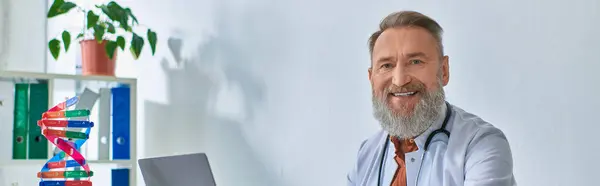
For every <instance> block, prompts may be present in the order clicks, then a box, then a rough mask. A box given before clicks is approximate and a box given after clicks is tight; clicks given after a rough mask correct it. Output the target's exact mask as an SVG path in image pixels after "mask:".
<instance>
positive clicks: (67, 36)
mask: <svg viewBox="0 0 600 186" xmlns="http://www.w3.org/2000/svg"><path fill="white" fill-rule="evenodd" d="M62 40H63V43H64V44H65V52H66V51H68V50H69V46H71V33H69V32H67V31H66V30H65V31H63V33H62Z"/></svg>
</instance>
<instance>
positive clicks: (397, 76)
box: [392, 65, 411, 87]
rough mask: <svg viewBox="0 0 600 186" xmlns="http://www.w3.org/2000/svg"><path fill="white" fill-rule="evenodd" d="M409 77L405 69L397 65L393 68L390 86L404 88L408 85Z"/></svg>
mask: <svg viewBox="0 0 600 186" xmlns="http://www.w3.org/2000/svg"><path fill="white" fill-rule="evenodd" d="M410 80H411V77H410V76H409V75H408V73H406V68H404V67H402V66H400V65H398V66H396V67H395V68H394V70H393V72H392V84H394V85H396V86H399V87H401V86H404V85H406V84H407V83H409V82H410Z"/></svg>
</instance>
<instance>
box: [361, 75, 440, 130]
mask: <svg viewBox="0 0 600 186" xmlns="http://www.w3.org/2000/svg"><path fill="white" fill-rule="evenodd" d="M420 93H423V94H422V97H421V100H419V103H417V105H416V106H415V108H414V110H413V112H412V114H411V115H410V116H402V115H401V114H396V113H395V112H394V111H393V110H391V109H390V107H389V106H388V105H387V102H386V97H383V98H381V99H379V98H377V97H376V96H375V95H373V98H372V99H373V100H372V101H373V115H374V117H375V119H377V120H378V121H379V123H380V125H381V127H382V128H383V129H384V130H385V131H387V132H388V133H389V134H390V135H391V136H395V137H397V138H400V139H409V138H414V137H416V136H419V135H420V134H422V133H423V132H425V131H426V130H427V129H428V128H429V127H431V125H432V124H433V122H435V121H437V120H438V118H439V117H440V114H441V112H442V108H443V107H442V106H443V105H444V104H445V93H444V89H443V86H441V85H440V86H439V88H438V89H437V90H434V91H428V92H420ZM384 96H389V95H387V94H384ZM405 109H407V108H405ZM448 109H450V108H448Z"/></svg>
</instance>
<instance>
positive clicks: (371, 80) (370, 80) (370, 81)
mask: <svg viewBox="0 0 600 186" xmlns="http://www.w3.org/2000/svg"><path fill="white" fill-rule="evenodd" d="M368 71H369V83H371V86H373V79H372V78H371V77H372V76H373V69H372V67H369V70H368Z"/></svg>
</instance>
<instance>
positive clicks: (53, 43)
mask: <svg viewBox="0 0 600 186" xmlns="http://www.w3.org/2000/svg"><path fill="white" fill-rule="evenodd" d="M48 48H49V49H50V53H51V54H52V57H53V58H54V60H57V59H58V54H60V41H59V40H58V39H52V40H50V42H48Z"/></svg>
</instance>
